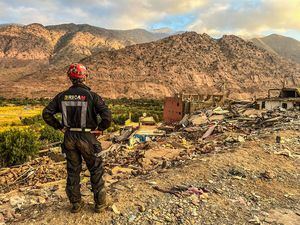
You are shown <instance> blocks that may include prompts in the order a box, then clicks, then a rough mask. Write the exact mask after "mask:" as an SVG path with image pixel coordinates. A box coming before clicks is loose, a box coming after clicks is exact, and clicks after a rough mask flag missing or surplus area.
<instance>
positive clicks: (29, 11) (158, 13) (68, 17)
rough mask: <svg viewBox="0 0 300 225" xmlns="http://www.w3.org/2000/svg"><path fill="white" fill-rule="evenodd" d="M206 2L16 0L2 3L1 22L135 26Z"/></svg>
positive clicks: (187, 10)
mask: <svg viewBox="0 0 300 225" xmlns="http://www.w3.org/2000/svg"><path fill="white" fill-rule="evenodd" d="M205 3H206V0H184V1H183V0H163V1H162V0H72V1H68V0H44V1H38V0H27V1H23V0H12V1H10V2H6V3H3V2H2V3H1V9H5V10H1V11H0V21H4V22H9V21H11V22H14V23H22V24H28V23H33V22H37V23H42V24H46V25H47V24H54V23H66V22H74V23H89V24H92V25H97V26H102V27H108V28H115V29H132V28H138V27H147V26H148V24H150V23H155V22H158V21H160V20H162V19H163V18H164V17H166V16H170V15H176V14H181V13H187V12H189V11H191V10H194V9H196V8H198V7H201V6H202V5H203V4H205ZM12 20H13V21H12Z"/></svg>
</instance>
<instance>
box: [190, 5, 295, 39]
mask: <svg viewBox="0 0 300 225" xmlns="http://www.w3.org/2000/svg"><path fill="white" fill-rule="evenodd" d="M217 2H220V1H217ZM299 12H300V1H299V0H289V1H284V2H283V1H280V0H262V1H247V0H245V1H234V0H225V1H222V3H215V4H211V5H208V6H207V7H206V8H203V9H201V11H200V12H199V14H198V16H197V19H196V20H195V21H194V22H193V23H192V24H190V25H189V26H188V29H189V30H196V31H198V32H208V34H211V35H215V34H217V35H220V34H225V33H234V34H237V35H243V36H244V35H247V36H255V35H257V34H261V33H264V32H266V31H269V30H272V31H275V32H276V31H278V32H280V33H284V32H285V31H287V30H300V13H299Z"/></svg>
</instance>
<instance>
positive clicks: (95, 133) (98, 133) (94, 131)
mask: <svg viewBox="0 0 300 225" xmlns="http://www.w3.org/2000/svg"><path fill="white" fill-rule="evenodd" d="M91 133H92V134H94V135H95V136H96V138H98V137H99V136H100V135H103V131H100V130H93V131H91Z"/></svg>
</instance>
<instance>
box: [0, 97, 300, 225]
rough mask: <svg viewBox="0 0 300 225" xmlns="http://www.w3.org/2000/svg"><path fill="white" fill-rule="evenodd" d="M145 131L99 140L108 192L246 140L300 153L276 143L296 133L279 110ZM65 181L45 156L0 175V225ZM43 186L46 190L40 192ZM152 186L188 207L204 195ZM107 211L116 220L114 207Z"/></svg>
mask: <svg viewBox="0 0 300 225" xmlns="http://www.w3.org/2000/svg"><path fill="white" fill-rule="evenodd" d="M151 126H152V127H151V129H150V130H148V132H139V131H140V130H139V129H140V128H130V127H126V128H124V130H123V131H122V132H121V133H120V134H117V135H116V134H114V135H109V136H108V137H107V138H105V139H106V140H101V142H103V148H104V150H103V152H102V157H103V158H104V163H105V164H104V165H105V170H106V177H105V180H106V185H107V186H108V187H110V186H111V187H114V185H115V184H117V183H118V182H119V181H121V180H124V179H125V180H126V179H129V178H130V177H136V176H139V175H147V174H148V173H150V172H151V171H157V172H163V171H164V170H166V169H168V168H173V167H177V166H181V165H183V164H184V163H185V162H186V161H188V160H191V159H193V158H195V157H197V156H199V155H203V154H212V153H213V154H215V153H218V152H226V151H231V150H232V149H233V148H235V147H237V146H239V145H242V144H243V143H244V142H245V141H247V140H256V139H257V138H258V137H261V136H263V135H266V134H269V133H275V134H278V135H277V137H276V139H275V140H274V145H267V144H266V145H265V146H264V149H265V151H268V152H270V153H272V154H280V155H282V156H283V157H291V158H293V159H296V160H298V159H299V158H300V151H298V152H297V151H294V150H293V149H297V147H296V146H300V139H299V138H291V139H287V138H281V137H280V134H279V131H280V130H284V129H290V130H297V131H299V130H300V114H299V111H293V110H284V109H281V108H278V109H275V110H272V111H260V110H255V109H254V108H252V104H250V103H247V104H245V103H242V104H240V103H236V104H231V105H229V106H228V107H226V108H225V107H224V108H221V107H217V108H210V109H203V110H201V111H197V112H195V113H193V114H192V115H185V116H184V117H183V119H182V120H181V121H180V122H178V123H174V124H168V125H167V124H159V125H155V126H153V125H151ZM143 129H144V128H143ZM136 134H140V136H138V135H136ZM132 140H134V141H132ZM298 149H299V148H298ZM228 176H231V177H233V178H234V179H246V178H247V171H243V170H242V169H240V168H232V169H231V170H229V171H228ZM258 176H259V177H261V179H266V180H270V179H274V178H275V177H276V174H274V173H273V172H270V171H268V170H265V171H261V173H260V174H259V175H258ZM65 177H66V171H65V161H60V162H55V161H54V160H52V159H51V158H50V157H49V156H43V157H39V158H36V159H34V160H32V161H30V162H28V163H25V164H23V165H20V166H16V167H13V168H2V169H0V193H1V194H0V202H1V207H0V216H2V217H3V218H2V217H0V219H1V218H2V220H4V221H6V222H8V221H15V220H19V219H20V218H21V217H22V213H20V212H22V210H26V208H28V207H30V206H32V205H44V204H51V202H53V201H54V200H55V199H60V198H61V193H62V192H63V191H64V190H61V189H58V188H57V187H58V186H57V185H56V182H65ZM88 177H89V172H88V171H87V169H86V167H85V166H84V167H83V182H84V181H85V183H84V186H86V188H87V189H89V188H90V184H89V182H88ZM45 184H50V185H48V186H47V188H46V189H45V188H43V189H41V187H44V185H45ZM152 186H153V188H154V189H155V190H157V191H159V192H163V193H171V194H174V195H175V196H177V197H180V196H190V197H189V198H191V201H192V203H193V204H197V202H199V201H200V200H201V201H202V200H203V199H205V198H207V196H208V195H209V192H210V191H209V190H206V189H205V188H204V189H203V187H199V188H198V187H195V186H175V187H173V188H171V189H164V188H162V187H159V186H158V185H156V184H153V185H152ZM12 191H18V193H19V194H18V195H15V196H11V197H10V193H11V192H12ZM201 196H202V197H201ZM203 201H205V200H203ZM112 210H113V212H115V213H116V214H120V212H119V209H118V208H117V206H116V205H114V207H113V208H112ZM0 223H1V221H0Z"/></svg>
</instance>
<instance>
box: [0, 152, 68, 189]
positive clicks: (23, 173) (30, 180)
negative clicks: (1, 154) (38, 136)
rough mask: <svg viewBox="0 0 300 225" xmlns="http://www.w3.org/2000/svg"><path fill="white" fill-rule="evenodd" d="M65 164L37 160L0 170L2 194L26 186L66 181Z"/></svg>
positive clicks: (42, 158)
mask: <svg viewBox="0 0 300 225" xmlns="http://www.w3.org/2000/svg"><path fill="white" fill-rule="evenodd" d="M65 177H66V169H65V165H64V162H58V163H57V162H54V161H53V160H51V159H50V158H49V157H47V156H44V157H40V158H36V159H35V160H32V161H30V162H28V163H25V164H23V165H20V166H16V167H13V168H3V169H1V170H0V193H3V192H8V191H10V190H12V189H16V188H20V187H24V186H37V185H39V184H42V183H48V182H52V181H57V180H61V179H65Z"/></svg>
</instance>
